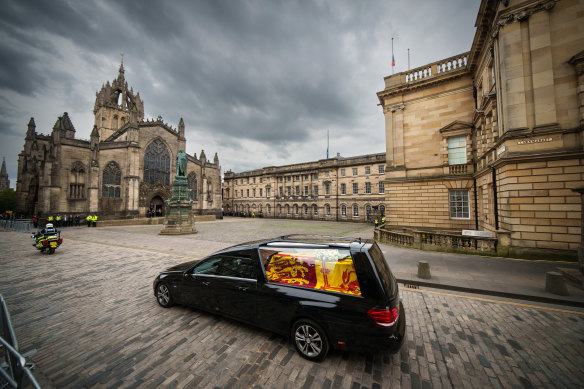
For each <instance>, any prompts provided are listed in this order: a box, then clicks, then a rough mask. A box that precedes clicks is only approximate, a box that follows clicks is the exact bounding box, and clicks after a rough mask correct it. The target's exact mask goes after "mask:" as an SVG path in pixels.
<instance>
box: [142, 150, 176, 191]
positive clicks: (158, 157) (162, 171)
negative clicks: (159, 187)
mask: <svg viewBox="0 0 584 389" xmlns="http://www.w3.org/2000/svg"><path fill="white" fill-rule="evenodd" d="M144 181H146V182H148V183H150V184H156V183H162V184H163V185H170V153H169V152H168V149H167V148H166V146H165V144H164V142H162V140H160V139H155V140H154V141H152V142H151V143H150V144H149V145H148V147H146V152H145V154H144Z"/></svg>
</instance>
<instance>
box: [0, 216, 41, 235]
mask: <svg viewBox="0 0 584 389" xmlns="http://www.w3.org/2000/svg"><path fill="white" fill-rule="evenodd" d="M0 228H3V229H5V230H13V231H16V232H29V231H31V230H33V229H34V228H33V225H32V220H30V219H3V220H0Z"/></svg>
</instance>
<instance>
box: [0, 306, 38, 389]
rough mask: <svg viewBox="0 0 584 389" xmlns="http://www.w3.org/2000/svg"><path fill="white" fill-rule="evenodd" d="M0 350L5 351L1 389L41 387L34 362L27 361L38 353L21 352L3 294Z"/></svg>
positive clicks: (1, 365)
mask: <svg viewBox="0 0 584 389" xmlns="http://www.w3.org/2000/svg"><path fill="white" fill-rule="evenodd" d="M0 350H2V351H3V352H2V359H0V389H4V388H8V387H10V388H15V389H21V388H25V387H29V386H32V387H33V388H35V389H41V387H40V385H39V384H38V382H37V381H36V379H35V378H34V376H33V374H32V372H31V369H33V368H34V364H32V363H27V362H26V356H30V355H32V354H34V353H36V350H31V351H29V352H27V353H25V354H21V353H20V352H19V350H18V341H17V340H16V335H15V334H14V329H13V328H12V322H11V320H10V314H9V313H8V307H7V306H6V302H5V301H4V297H2V295H1V294H0Z"/></svg>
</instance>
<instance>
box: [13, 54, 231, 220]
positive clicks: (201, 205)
mask: <svg viewBox="0 0 584 389" xmlns="http://www.w3.org/2000/svg"><path fill="white" fill-rule="evenodd" d="M124 73H125V71H124V65H123V62H122V64H121V65H120V69H119V73H118V76H117V78H116V79H115V80H114V81H113V82H112V83H111V84H110V82H109V81H108V82H107V83H106V84H105V85H103V86H102V88H101V90H100V91H99V92H97V94H96V99H95V106H94V109H93V113H94V115H95V125H94V127H93V131H92V133H91V137H90V140H82V139H76V138H75V127H74V126H73V123H72V122H71V119H70V118H69V115H68V114H67V113H66V112H65V113H64V114H63V116H61V117H59V118H58V120H57V122H56V123H55V125H54V126H53V129H52V132H51V134H50V135H43V134H38V133H37V132H36V124H35V122H34V119H33V118H31V119H30V122H29V123H28V131H27V133H26V138H25V143H24V149H23V151H22V152H21V153H20V154H19V156H18V178H17V184H16V197H17V211H18V212H21V213H23V214H26V215H37V216H39V217H43V216H48V215H57V214H87V213H91V214H98V215H99V216H100V217H102V218H132V217H143V216H146V215H150V214H152V215H160V216H161V215H164V209H165V201H166V200H167V199H169V198H170V192H171V183H172V180H173V177H174V174H175V159H176V155H177V153H178V152H179V149H184V148H185V145H186V139H185V125H184V122H183V120H182V119H180V122H179V124H178V130H177V129H174V128H172V127H170V126H169V125H168V124H166V123H164V122H163V121H162V118H161V117H160V116H159V117H158V118H157V119H155V120H144V103H143V101H142V100H141V99H140V94H139V93H134V92H133V89H131V88H128V83H127V82H126V80H125V77H124ZM186 175H187V178H188V180H189V188H190V197H191V199H192V200H193V211H194V213H195V214H217V215H218V214H220V212H221V167H220V166H219V159H218V157H217V154H215V157H214V158H213V160H207V158H206V156H205V153H204V152H203V151H201V154H200V156H199V158H197V156H196V154H195V155H193V156H191V155H189V156H188V165H187V173H186Z"/></svg>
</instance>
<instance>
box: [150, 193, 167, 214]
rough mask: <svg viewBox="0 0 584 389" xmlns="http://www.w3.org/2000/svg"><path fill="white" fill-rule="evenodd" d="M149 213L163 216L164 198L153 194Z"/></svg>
mask: <svg viewBox="0 0 584 389" xmlns="http://www.w3.org/2000/svg"><path fill="white" fill-rule="evenodd" d="M149 211H150V214H151V215H152V216H153V217H160V216H164V200H162V197H160V196H154V197H153V198H152V200H150V210H149Z"/></svg>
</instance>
